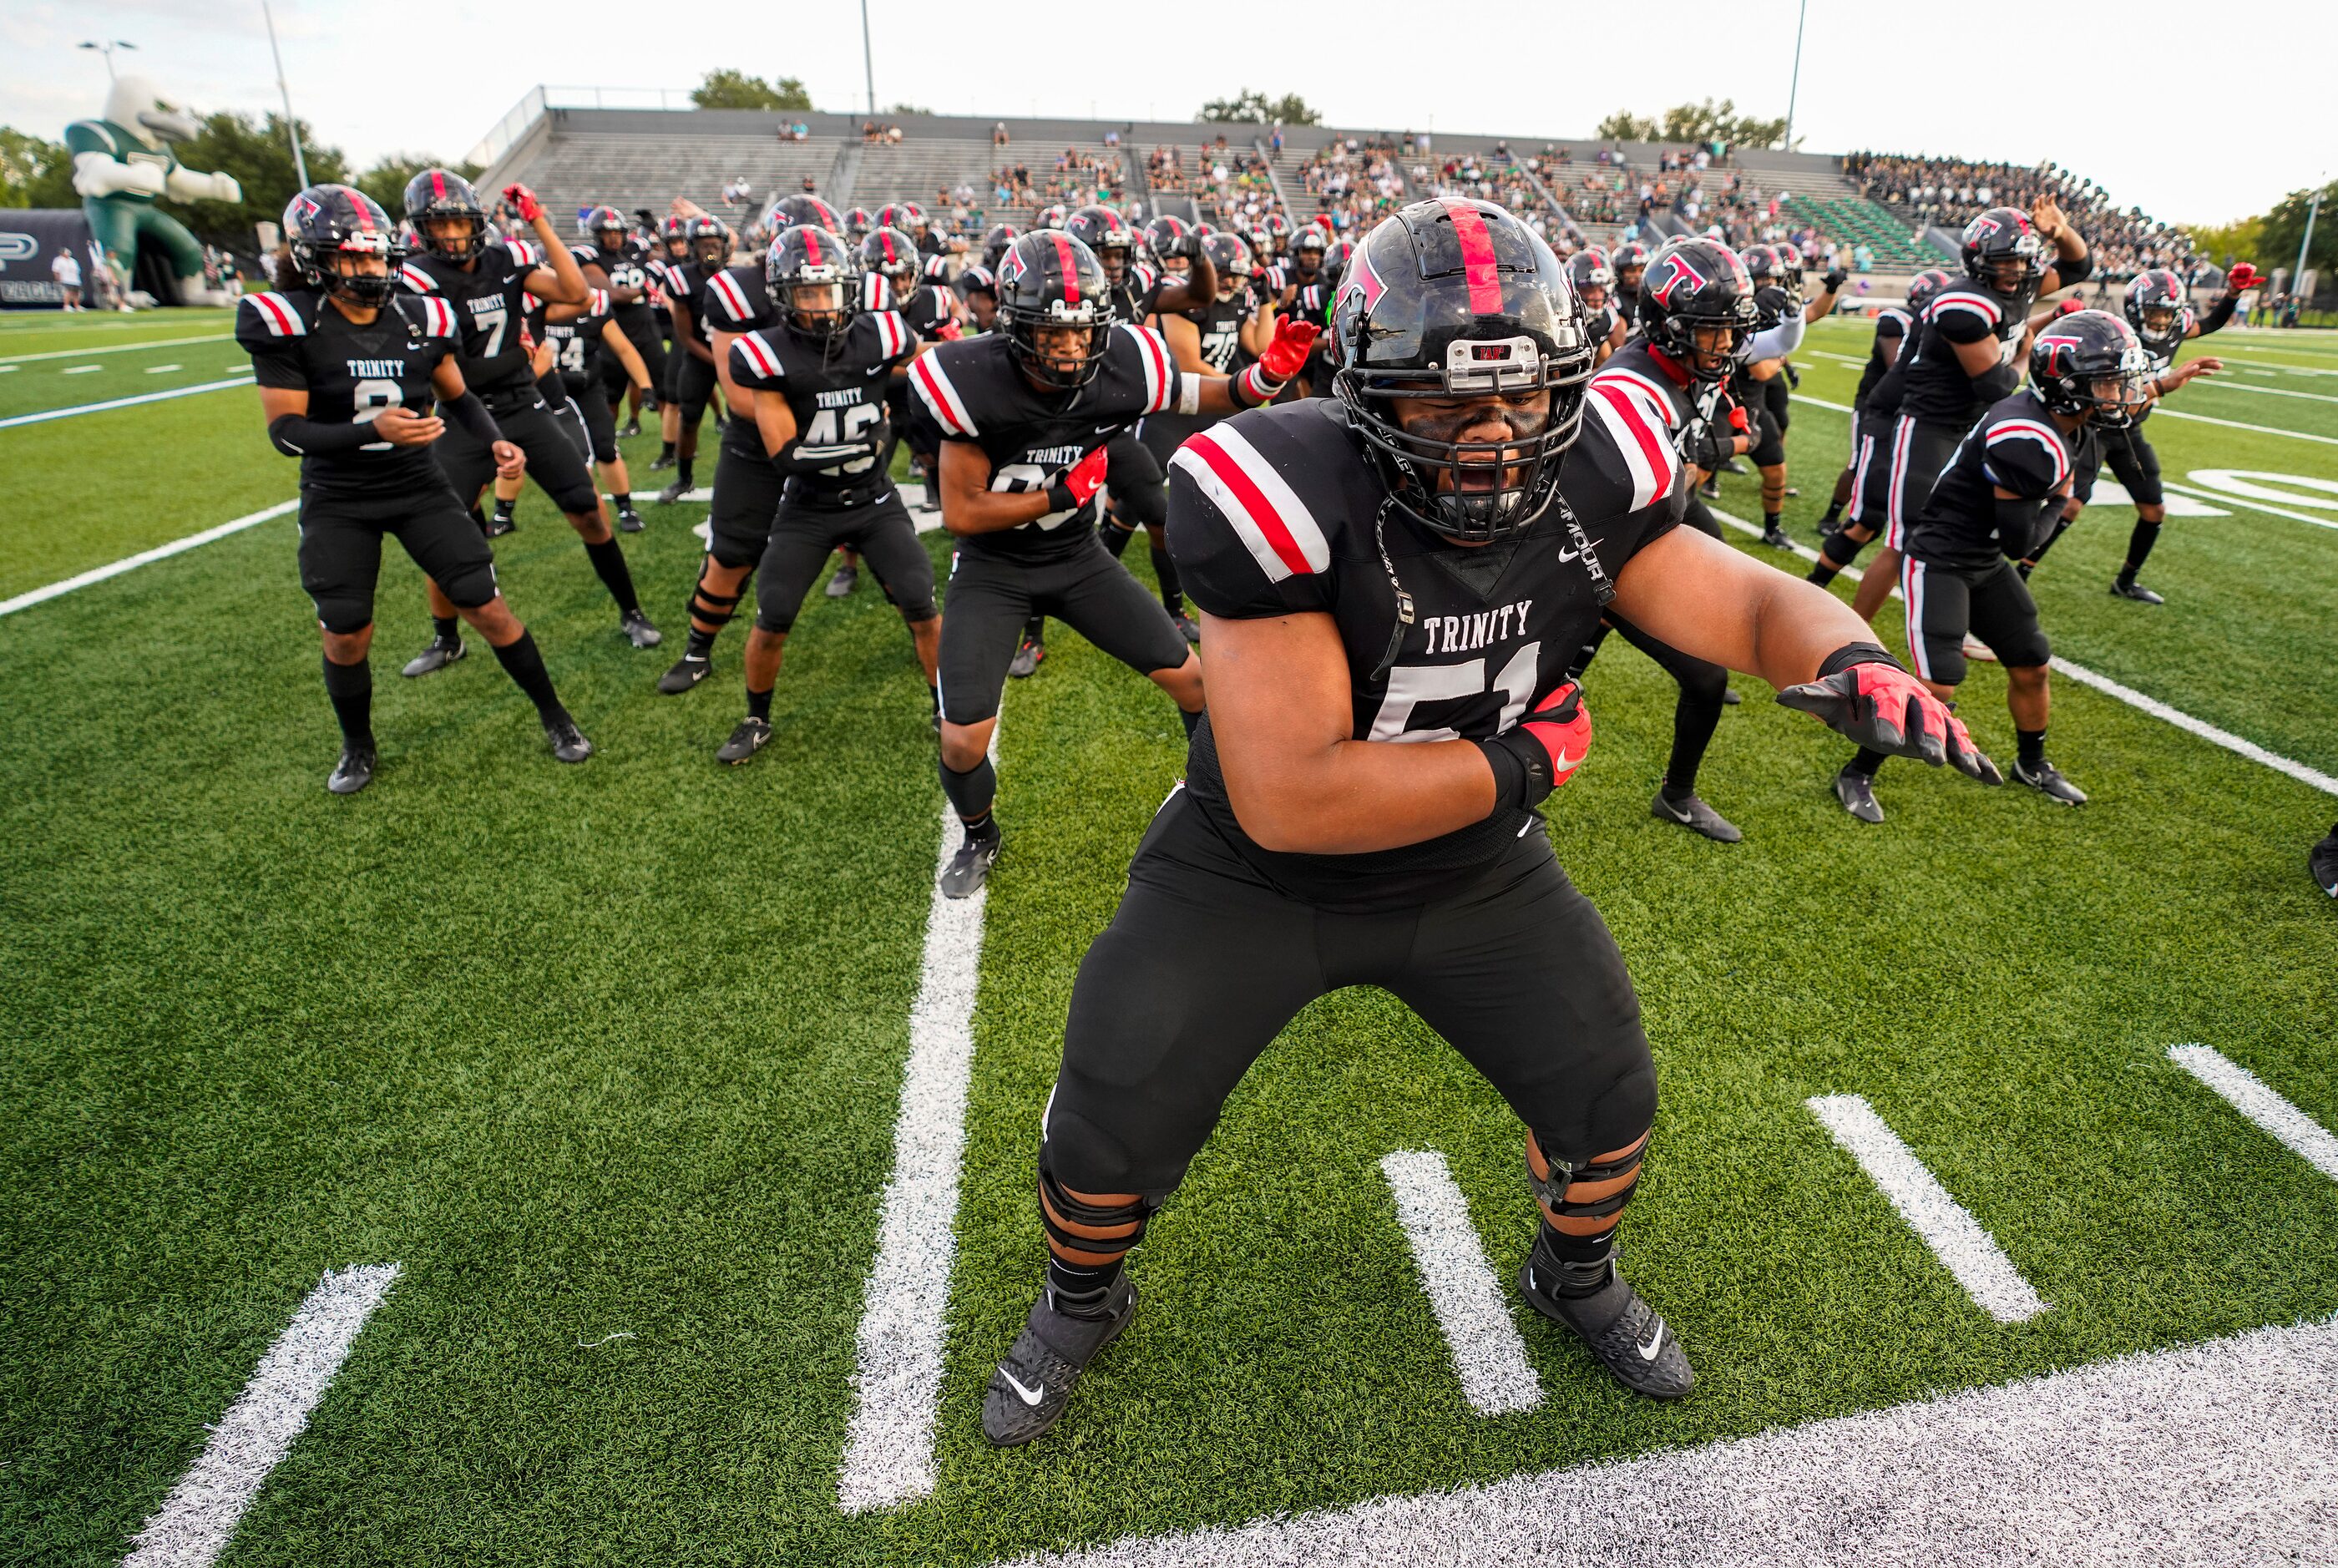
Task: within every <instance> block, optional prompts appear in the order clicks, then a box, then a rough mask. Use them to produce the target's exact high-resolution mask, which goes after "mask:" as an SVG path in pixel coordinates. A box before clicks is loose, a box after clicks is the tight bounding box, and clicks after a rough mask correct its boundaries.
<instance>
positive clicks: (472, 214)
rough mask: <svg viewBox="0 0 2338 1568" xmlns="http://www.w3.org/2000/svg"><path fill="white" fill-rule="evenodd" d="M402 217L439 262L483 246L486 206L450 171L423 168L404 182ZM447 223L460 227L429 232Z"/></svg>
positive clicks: (466, 256)
mask: <svg viewBox="0 0 2338 1568" xmlns="http://www.w3.org/2000/svg"><path fill="white" fill-rule="evenodd" d="M311 189H315V187H311ZM294 200H295V201H297V200H299V198H298V197H296V198H294ZM406 220H407V221H408V223H410V224H412V225H413V226H414V234H415V238H417V239H418V240H421V241H422V248H423V249H424V250H427V251H429V252H430V254H432V255H433V256H436V257H437V258H438V259H439V260H441V261H453V262H456V263H457V264H458V265H459V264H461V263H463V262H467V261H469V260H473V259H474V258H475V257H476V256H477V255H478V253H479V252H480V251H481V250H486V233H487V211H486V208H484V207H482V206H481V205H479V193H478V192H477V191H474V190H472V189H471V182H470V181H468V180H466V179H464V178H463V177H462V176H461V175H460V174H457V173H456V172H454V171H452V170H449V169H425V170H424V171H422V172H421V173H419V174H417V175H416V176H415V177H414V178H413V179H411V180H408V181H407V182H406ZM447 222H455V223H459V224H460V225H462V227H461V228H460V229H459V230H457V232H455V233H454V234H452V235H438V234H434V233H432V232H431V231H430V230H431V226H432V225H433V224H435V223H447ZM288 232H289V230H288Z"/></svg>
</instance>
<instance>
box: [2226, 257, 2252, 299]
mask: <svg viewBox="0 0 2338 1568" xmlns="http://www.w3.org/2000/svg"><path fill="white" fill-rule="evenodd" d="M2260 281H2261V279H2259V278H2258V276H2257V270H2256V268H2255V267H2254V266H2253V265H2251V264H2250V263H2249V262H2246V261H2235V262H2234V263H2233V270H2231V271H2229V272H2227V273H2225V288H2227V289H2231V290H2232V291H2233V292H2234V293H2235V294H2237V293H2239V292H2240V291H2241V290H2242V289H2254V288H2255V287H2256V286H2257V284H2258V283H2259V282H2260Z"/></svg>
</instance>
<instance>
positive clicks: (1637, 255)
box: [1608, 240, 1648, 332]
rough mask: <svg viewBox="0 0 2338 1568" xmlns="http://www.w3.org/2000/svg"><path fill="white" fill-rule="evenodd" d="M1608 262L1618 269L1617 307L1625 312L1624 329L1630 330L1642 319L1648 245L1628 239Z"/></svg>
mask: <svg viewBox="0 0 2338 1568" xmlns="http://www.w3.org/2000/svg"><path fill="white" fill-rule="evenodd" d="M1608 262H1609V265H1611V266H1613V267H1614V268H1615V269H1616V309H1618V310H1620V311H1622V312H1623V315H1624V329H1625V330H1626V331H1627V332H1628V331H1630V330H1631V329H1632V327H1633V326H1634V325H1635V324H1636V322H1638V320H1639V319H1640V279H1641V278H1642V277H1643V276H1644V275H1645V273H1646V272H1647V270H1648V247H1647V246H1646V245H1645V243H1643V242H1642V241H1640V240H1626V241H1625V242H1624V243H1623V244H1621V245H1618V246H1616V254H1615V255H1614V256H1612V257H1610V258H1609V259H1608Z"/></svg>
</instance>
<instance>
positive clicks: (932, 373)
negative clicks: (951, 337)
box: [909, 354, 978, 436]
mask: <svg viewBox="0 0 2338 1568" xmlns="http://www.w3.org/2000/svg"><path fill="white" fill-rule="evenodd" d="M909 385H910V386H911V387H914V388H915V389H916V391H917V394H918V397H919V400H920V401H921V402H923V403H924V404H925V406H926V410H927V412H928V413H930V414H931V415H932V416H933V417H934V423H936V424H937V425H939V426H941V427H942V432H943V434H944V435H948V436H973V435H977V434H978V432H977V430H976V428H975V424H974V416H973V415H972V414H971V413H969V412H968V410H967V407H966V399H965V398H963V397H959V396H958V387H956V386H954V385H953V384H952V383H951V381H950V378H949V372H948V370H947V369H945V368H943V366H942V357H941V356H940V355H939V354H920V355H919V356H918V357H917V358H915V359H913V360H911V361H910V362H909Z"/></svg>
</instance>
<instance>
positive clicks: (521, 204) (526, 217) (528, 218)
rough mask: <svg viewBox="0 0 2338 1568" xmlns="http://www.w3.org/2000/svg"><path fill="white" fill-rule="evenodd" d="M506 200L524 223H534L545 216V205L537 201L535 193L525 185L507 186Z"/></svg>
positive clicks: (505, 190)
mask: <svg viewBox="0 0 2338 1568" xmlns="http://www.w3.org/2000/svg"><path fill="white" fill-rule="evenodd" d="M504 200H505V201H508V202H510V203H511V204H512V207H513V210H514V211H517V212H518V213H519V220H520V221H521V222H523V223H533V222H535V220H537V219H539V218H541V217H543V216H544V203H543V202H541V201H537V200H536V199H535V191H531V190H529V189H528V188H527V187H526V186H525V185H506V186H505V187H504Z"/></svg>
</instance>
